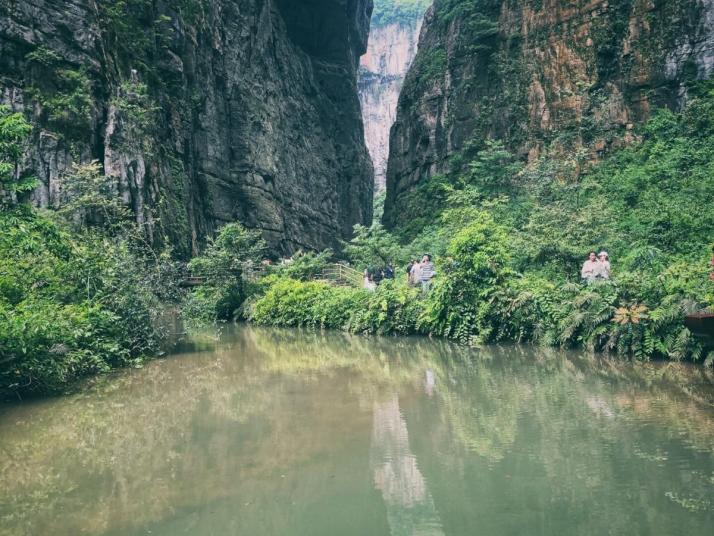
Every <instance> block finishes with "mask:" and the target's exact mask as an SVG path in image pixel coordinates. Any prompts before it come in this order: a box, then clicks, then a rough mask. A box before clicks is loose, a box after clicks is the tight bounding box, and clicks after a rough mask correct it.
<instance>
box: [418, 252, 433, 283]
mask: <svg viewBox="0 0 714 536" xmlns="http://www.w3.org/2000/svg"><path fill="white" fill-rule="evenodd" d="M420 272H421V273H420V276H419V281H420V282H421V289H422V290H423V291H424V292H427V291H428V290H429V287H431V279H432V278H433V277H434V276H435V275H436V270H435V269H434V264H433V263H432V262H431V256H430V255H428V254H426V253H425V254H424V257H422V259H421V265H420Z"/></svg>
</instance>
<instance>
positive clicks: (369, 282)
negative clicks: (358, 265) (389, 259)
mask: <svg viewBox="0 0 714 536" xmlns="http://www.w3.org/2000/svg"><path fill="white" fill-rule="evenodd" d="M384 279H394V268H392V267H391V266H390V265H389V264H387V265H386V266H382V267H381V268H379V267H375V266H370V267H369V268H367V269H366V270H365V271H364V288H366V289H367V290H374V289H375V288H377V285H379V284H380V283H381V282H382V280H384Z"/></svg>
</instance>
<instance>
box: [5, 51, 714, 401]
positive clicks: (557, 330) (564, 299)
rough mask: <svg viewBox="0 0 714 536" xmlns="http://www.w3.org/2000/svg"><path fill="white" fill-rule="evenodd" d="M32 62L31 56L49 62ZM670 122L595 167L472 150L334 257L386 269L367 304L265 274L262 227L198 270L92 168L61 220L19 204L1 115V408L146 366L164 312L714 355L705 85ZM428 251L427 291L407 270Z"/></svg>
mask: <svg viewBox="0 0 714 536" xmlns="http://www.w3.org/2000/svg"><path fill="white" fill-rule="evenodd" d="M38 61H39V59H38ZM690 94H691V95H692V98H691V99H690V100H689V104H688V106H687V107H686V109H685V110H683V111H682V112H681V113H679V114H675V113H672V112H670V111H667V110H660V111H659V112H657V113H656V114H655V115H654V117H653V118H652V120H651V121H650V122H649V123H647V124H646V125H644V126H643V127H642V128H641V130H640V131H639V132H638V133H637V135H638V136H639V141H638V142H636V143H634V144H632V145H631V146H629V147H627V148H624V149H621V150H619V151H618V152H616V153H614V154H612V155H610V156H609V157H608V158H606V159H605V160H604V161H602V162H600V163H598V164H592V163H590V162H588V157H587V155H586V154H585V153H583V152H579V153H575V154H572V155H570V156H565V157H564V156H563V155H562V153H561V154H559V155H557V156H554V155H547V154H546V155H545V156H544V157H543V158H542V159H541V160H540V161H538V162H535V163H533V164H531V165H525V164H524V163H523V162H521V161H520V160H519V159H517V158H516V157H515V156H514V155H513V154H511V153H509V152H508V151H507V150H506V149H505V148H504V146H503V145H502V144H501V143H499V142H498V141H496V140H490V141H487V142H486V143H483V142H482V141H481V140H475V141H474V142H473V143H470V144H467V145H466V147H465V148H464V150H463V151H462V152H461V153H460V154H458V155H456V156H455V157H454V158H453V160H452V171H451V172H450V173H447V174H444V175H440V176H436V177H433V178H432V179H431V180H429V181H428V182H426V183H424V184H422V185H421V186H420V187H419V188H418V189H417V190H416V191H415V192H414V193H413V194H411V196H410V198H409V199H408V205H409V206H408V210H407V211H406V213H408V214H413V215H415V217H411V218H408V219H406V220H405V221H404V222H402V223H401V225H399V227H398V228H397V229H396V230H395V231H394V232H389V231H387V230H386V229H384V228H383V227H382V226H381V225H380V223H379V222H375V223H374V224H373V225H372V226H370V227H363V226H357V227H356V229H355V236H354V238H353V239H352V240H351V241H350V242H349V243H347V244H345V245H344V248H343V251H342V255H344V256H345V257H346V259H348V260H349V261H350V262H351V263H352V264H353V266H355V267H356V268H357V269H360V270H361V269H363V268H365V267H367V266H382V265H385V264H387V263H392V264H393V265H394V266H395V267H396V273H397V279H396V280H394V281H385V282H383V283H382V284H381V285H380V286H379V287H378V289H377V290H376V291H375V292H368V291H365V290H363V289H361V288H349V287H339V286H335V285H332V284H330V283H328V282H324V281H315V279H320V274H321V273H322V271H323V269H324V268H325V266H326V265H327V263H328V262H331V261H332V260H333V259H334V258H335V254H334V253H333V252H331V251H324V252H321V253H308V254H304V255H299V256H296V258H295V260H294V261H293V262H292V263H289V264H284V265H279V266H272V267H265V266H263V264H262V263H261V261H262V260H263V258H264V255H265V253H266V248H265V244H264V243H263V241H262V240H261V238H260V236H259V234H258V233H255V232H252V231H249V230H246V229H245V228H243V227H242V226H241V225H239V224H230V225H226V226H225V227H224V228H223V229H222V230H221V232H220V233H219V234H218V235H217V236H216V237H215V239H214V240H213V241H212V242H210V243H209V245H208V247H207V248H206V249H205V251H204V253H203V255H201V256H199V257H197V258H195V259H194V260H193V261H191V262H190V263H189V265H188V266H187V268H188V272H190V273H191V274H192V275H194V276H199V277H201V278H203V279H202V281H203V284H202V285H201V286H199V287H197V288H195V289H194V290H192V291H191V292H188V293H186V295H185V296H184V295H183V293H182V292H179V290H178V289H177V283H178V282H179V281H181V280H182V279H183V278H184V276H185V273H184V271H183V270H182V266H181V265H179V264H178V263H176V262H174V261H172V260H171V252H170V251H162V252H157V251H156V250H155V249H154V248H152V247H151V246H150V245H149V241H148V240H147V238H146V232H145V230H144V229H142V228H141V227H140V226H139V225H137V224H136V223H135V222H134V219H133V216H132V214H131V211H130V210H128V209H127V207H126V206H124V205H123V204H122V202H121V201H120V200H119V199H118V198H117V197H116V195H115V193H114V192H113V191H112V188H111V185H110V181H108V180H107V179H106V177H104V176H103V174H102V170H101V166H100V165H99V164H98V163H96V162H90V163H87V164H85V165H82V166H78V167H76V168H75V169H73V170H72V171H71V173H69V174H68V175H67V176H66V177H64V182H63V187H64V192H65V193H66V196H67V198H66V199H65V202H64V204H63V207H62V209H61V210H59V211H56V212H52V213H49V212H48V213H41V212H37V211H34V210H32V209H30V208H29V207H28V206H26V205H23V204H22V201H23V195H25V194H26V192H27V191H28V190H29V189H31V188H32V187H33V186H34V179H33V178H32V177H23V176H19V174H18V169H19V166H18V159H19V158H20V157H21V154H22V147H23V144H24V143H25V139H26V138H27V136H28V135H29V134H30V127H29V125H28V124H27V122H26V121H25V119H24V118H23V116H22V115H21V114H16V113H12V112H10V111H9V110H8V109H7V108H2V109H0V181H1V182H0V191H1V192H2V195H1V196H0V202H2V204H3V205H2V209H3V210H2V212H0V396H12V395H21V396H24V395H25V394H33V393H48V392H57V391H62V390H63V389H65V388H66V387H67V386H68V385H70V384H71V383H72V382H73V381H74V380H76V379H77V378H80V377H82V376H85V375H88V374H93V373H97V372H104V371H108V370H111V369H112V368H115V367H119V366H127V365H139V364H140V363H141V362H142V360H143V359H144V358H145V357H147V356H150V355H155V354H156V353H157V352H158V351H159V348H160V343H161V340H162V338H163V337H164V335H165V334H164V333H162V332H161V330H160V329H159V328H158V327H157V326H158V325H159V324H158V323H157V318H158V317H159V316H160V314H161V312H162V307H163V305H164V304H166V303H175V304H179V303H180V304H181V305H182V308H183V313H184V317H185V318H187V319H191V320H198V321H201V322H217V321H227V320H233V319H237V318H245V319H248V320H251V321H253V322H256V323H259V324H267V325H288V326H311V327H325V328H335V329H344V330H349V331H353V332H357V333H379V334H391V333H398V334H426V335H434V336H441V337H449V338H453V339H457V340H459V341H461V342H463V343H467V344H472V343H479V342H494V341H532V342H536V343H540V344H546V345H555V346H564V347H586V348H590V349H594V350H601V351H608V352H613V353H617V354H622V355H627V356H632V357H635V358H638V359H647V358H649V357H651V356H667V357H670V358H673V359H685V358H686V359H693V360H705V361H706V362H708V363H711V362H712V356H713V355H714V354H712V353H709V350H708V349H707V348H704V347H703V346H702V343H701V342H700V341H699V340H697V339H695V338H694V337H693V336H692V334H691V333H690V332H689V331H688V330H687V329H686V328H685V327H684V325H683V317H684V315H685V314H687V313H688V312H692V311H697V310H701V309H703V308H705V307H711V306H713V305H714V283H712V281H711V280H710V279H709V278H708V261H709V255H710V254H711V240H712V238H711V235H710V232H711V229H714V206H712V203H711V200H712V199H714V180H713V177H714V90H713V89H712V88H711V87H709V86H707V85H702V86H698V87H693V88H691V89H690ZM601 248H605V249H607V250H608V251H609V253H610V256H611V260H612V263H613V277H612V279H611V280H610V281H604V282H600V283H596V284H590V285H583V284H582V283H581V282H580V279H579V268H580V265H581V263H582V261H583V260H584V258H585V256H586V254H587V252H588V251H590V250H593V249H601ZM424 252H429V253H431V254H433V255H434V256H435V257H436V261H437V277H436V280H435V282H434V285H433V287H432V290H431V291H430V292H428V293H422V292H421V291H420V290H418V289H415V288H413V287H410V286H408V285H407V284H406V277H405V272H404V266H405V265H406V263H407V262H408V260H409V259H410V258H414V257H417V256H419V255H421V254H422V253H424Z"/></svg>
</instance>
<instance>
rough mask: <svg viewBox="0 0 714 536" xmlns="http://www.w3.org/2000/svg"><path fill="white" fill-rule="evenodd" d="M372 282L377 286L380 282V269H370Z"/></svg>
mask: <svg viewBox="0 0 714 536" xmlns="http://www.w3.org/2000/svg"><path fill="white" fill-rule="evenodd" d="M371 274H372V281H373V282H374V284H375V285H379V284H380V283H381V282H382V275H383V274H382V269H381V268H375V267H373V268H371Z"/></svg>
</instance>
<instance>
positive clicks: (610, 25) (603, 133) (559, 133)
mask: <svg viewBox="0 0 714 536" xmlns="http://www.w3.org/2000/svg"><path fill="white" fill-rule="evenodd" d="M713 70H714V2H712V0H667V1H665V0H618V1H617V2H613V1H609V0H578V1H568V2H564V1H563V0H479V1H473V0H436V1H435V2H434V5H433V7H432V8H431V9H430V10H429V11H428V12H427V14H426V16H425V20H424V29H423V30H422V32H421V37H420V40H419V51H418V53H417V56H416V58H415V60H414V62H413V64H412V67H411V68H410V70H409V73H408V75H407V78H406V80H405V82H404V87H403V90H402V93H401V95H400V99H399V104H398V110H397V120H396V122H395V124H394V127H393V128H392V132H391V138H390V154H389V163H388V171H387V197H386V202H385V212H384V223H385V225H386V226H388V227H394V226H395V225H398V222H399V217H400V214H401V213H402V212H403V210H404V208H405V206H406V198H407V197H408V195H409V193H410V192H413V191H414V189H415V188H416V187H417V186H418V185H420V184H423V183H424V182H425V181H427V180H428V179H429V177H431V176H433V175H435V174H438V173H444V172H447V171H449V169H450V167H451V166H453V165H455V164H454V162H455V160H454V159H453V158H452V157H454V156H455V155H458V154H459V153H461V152H462V151H463V149H464V147H465V145H466V144H467V143H469V144H470V146H471V147H472V148H473V147H476V148H478V147H483V146H484V145H485V141H486V140H487V139H489V138H491V139H500V140H502V141H503V142H504V144H505V146H506V147H507V148H508V149H509V150H511V151H512V152H515V153H516V154H518V155H519V156H520V157H521V158H522V159H524V160H529V161H535V160H537V159H538V158H539V157H541V156H543V155H549V156H554V157H562V156H563V155H568V154H575V153H577V152H580V153H581V154H582V153H583V152H584V154H586V155H587V158H593V159H597V158H599V157H600V156H601V155H602V154H604V153H605V152H606V151H608V150H609V149H610V148H612V147H617V146H619V145H621V144H623V143H627V142H628V140H631V139H633V137H634V131H635V127H636V125H637V124H638V123H641V122H642V121H644V120H646V119H647V118H648V117H649V116H650V114H651V112H652V110H653V108H655V107H657V106H667V107H671V108H673V109H676V108H678V107H680V106H681V104H682V102H683V100H684V99H685V98H686V93H687V89H686V88H687V84H688V83H689V82H691V81H693V80H696V79H702V78H707V77H709V76H710V75H711V73H712V71H713Z"/></svg>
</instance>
